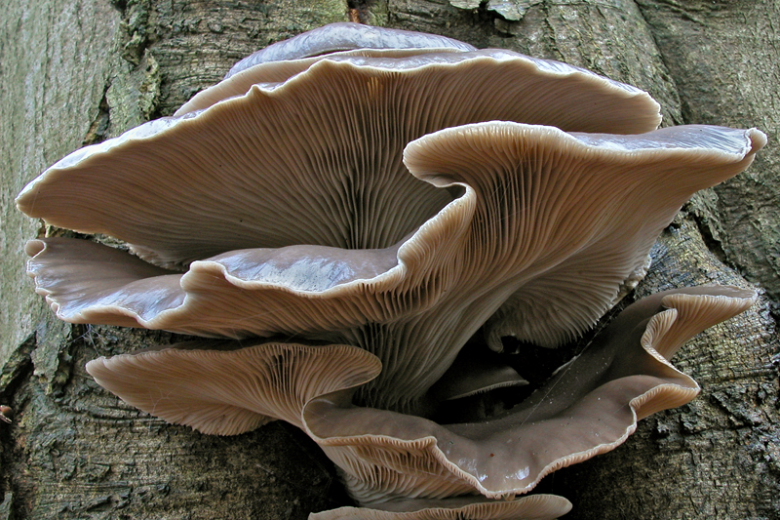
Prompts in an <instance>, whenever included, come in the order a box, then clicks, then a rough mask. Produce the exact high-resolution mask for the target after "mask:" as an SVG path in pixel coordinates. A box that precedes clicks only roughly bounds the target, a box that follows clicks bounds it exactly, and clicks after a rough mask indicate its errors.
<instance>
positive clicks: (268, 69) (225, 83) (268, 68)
mask: <svg viewBox="0 0 780 520" xmlns="http://www.w3.org/2000/svg"><path fill="white" fill-rule="evenodd" d="M447 52H462V51H458V50H456V49H446V48H442V49H432V48H421V49H356V50H352V51H343V52H335V53H333V54H326V55H322V56H316V57H311V58H301V59H291V60H285V61H269V62H262V63H259V64H257V65H253V66H251V67H249V68H246V69H243V70H241V71H239V72H236V73H235V74H231V75H230V76H228V77H227V78H225V79H224V80H222V81H220V82H219V83H217V84H216V85H213V86H211V87H209V88H207V89H205V90H202V91H200V92H198V93H197V94H196V95H195V96H193V97H192V99H190V100H189V101H187V102H186V103H184V104H183V105H182V106H181V107H179V108H178V109H177V110H176V112H175V113H174V114H173V115H174V117H180V116H183V115H185V114H189V113H191V112H198V111H201V110H205V109H207V108H209V107H210V106H212V105H214V104H216V103H218V102H220V101H224V100H226V99H229V98H232V97H237V96H242V95H244V94H246V93H247V92H249V90H250V89H251V88H252V87H253V86H254V85H258V86H259V87H261V88H264V89H266V90H271V89H275V88H278V87H279V86H280V84H282V83H284V82H285V81H287V80H289V79H290V78H292V77H293V76H295V75H297V74H300V73H301V72H304V71H305V70H306V69H308V68H309V67H311V66H312V65H313V64H315V63H317V62H318V61H321V60H323V59H326V58H329V59H334V58H341V57H349V56H359V57H367V58H405V57H408V56H417V55H420V54H432V53H433V54H442V53H447Z"/></svg>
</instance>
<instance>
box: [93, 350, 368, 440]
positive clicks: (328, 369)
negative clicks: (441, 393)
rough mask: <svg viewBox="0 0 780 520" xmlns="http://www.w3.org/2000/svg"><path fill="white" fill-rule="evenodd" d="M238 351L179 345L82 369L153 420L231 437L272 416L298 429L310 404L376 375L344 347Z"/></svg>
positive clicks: (361, 353) (361, 355)
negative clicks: (305, 409) (302, 411)
mask: <svg viewBox="0 0 780 520" xmlns="http://www.w3.org/2000/svg"><path fill="white" fill-rule="evenodd" d="M220 347H222V350H215V349H218V348H220ZM230 347H232V348H233V349H234V350H228V348H230ZM236 347H237V345H235V344H232V345H231V344H230V343H226V342H223V343H221V344H220V343H218V342H213V341H212V342H207V341H201V342H189V343H181V344H178V345H175V346H173V347H171V348H167V349H164V350H159V351H147V352H141V353H139V354H132V355H129V354H127V355H120V356H115V357H112V358H105V357H101V358H98V359H95V360H92V361H90V362H89V363H87V371H88V372H89V374H90V375H91V376H92V377H94V378H95V381H97V382H98V384H100V385H101V386H103V387H104V388H106V389H107V390H110V391H111V392H113V393H114V394H116V395H118V396H119V397H121V398H122V400H123V401H125V402H126V403H128V404H130V405H132V406H135V407H136V408H138V409H140V410H143V411H145V412H147V413H150V414H152V415H154V416H156V417H160V418H162V419H165V420H166V421H168V422H170V423H173V424H185V425H187V426H191V427H192V428H195V429H196V430H198V431H201V432H203V433H209V434H216V435H236V434H238V433H243V432H246V431H250V430H254V429H255V428H257V427H259V426H261V425H263V424H265V423H267V422H269V421H275V420H277V419H281V420H284V421H287V422H289V423H291V424H293V425H295V426H298V427H302V426H303V424H302V423H301V410H302V409H303V406H304V405H305V404H306V403H307V402H309V401H310V400H311V399H313V398H315V397H323V396H326V397H327V396H329V395H330V394H332V393H334V392H347V393H348V395H351V392H350V390H353V388H354V387H355V386H358V385H362V384H365V383H366V382H367V381H370V380H371V379H373V378H374V377H376V376H377V374H379V371H380V370H381V364H380V363H379V360H378V359H377V358H376V356H373V355H371V354H369V353H368V352H366V351H365V350H362V349H359V348H356V347H351V346H348V345H329V346H323V347H309V346H305V345H297V344H285V343H264V344H260V345H254V346H249V347H244V348H240V349H237V350H235V349H236Z"/></svg>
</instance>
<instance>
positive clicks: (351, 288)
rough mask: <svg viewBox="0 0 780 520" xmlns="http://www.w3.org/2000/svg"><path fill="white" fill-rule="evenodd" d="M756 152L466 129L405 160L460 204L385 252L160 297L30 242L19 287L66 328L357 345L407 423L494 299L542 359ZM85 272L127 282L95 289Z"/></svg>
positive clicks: (173, 287) (691, 134)
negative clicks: (696, 203) (691, 201)
mask: <svg viewBox="0 0 780 520" xmlns="http://www.w3.org/2000/svg"><path fill="white" fill-rule="evenodd" d="M763 142H764V136H763V134H761V133H760V132H758V131H755V130H747V131H742V130H733V129H726V128H721V127H697V126H694V127H676V128H671V129H663V130H658V131H655V132H651V133H648V134H643V135H638V136H614V139H612V140H611V139H610V138H608V137H607V136H604V135H569V134H565V133H563V132H561V131H560V130H558V129H555V128H549V127H536V126H529V125H520V124H516V123H507V122H494V123H482V124H477V125H469V126H464V127H459V128H455V129H451V130H445V131H442V132H439V133H435V134H431V135H430V136H426V137H424V138H422V139H420V140H418V141H416V142H414V143H412V144H410V145H409V147H408V148H407V154H406V160H407V164H408V165H409V167H410V169H411V170H412V172H413V174H414V175H416V176H418V177H419V178H420V179H423V180H424V181H426V182H428V183H430V184H431V185H432V186H436V187H438V189H440V190H441V191H446V192H447V193H450V191H452V192H455V190H458V191H459V192H460V195H459V196H457V197H456V198H455V199H454V200H452V201H451V202H450V203H448V204H447V205H446V206H445V207H444V208H443V209H442V210H441V211H439V213H437V214H436V215H435V216H434V217H433V218H431V219H429V220H428V221H426V222H425V223H424V224H423V225H422V226H420V227H419V229H417V231H416V232H414V233H413V234H412V235H411V236H409V237H406V238H405V239H404V240H402V241H401V242H399V243H397V244H396V245H394V246H393V247H390V248H386V249H376V250H349V249H341V248H333V247H328V246H289V247H286V248H279V249H250V250H239V251H233V252H230V253H225V254H223V255H218V256H217V257H213V258H211V259H206V260H202V261H198V262H194V263H193V264H192V265H191V266H190V269H189V271H188V272H187V273H185V274H183V275H168V274H163V275H162V276H161V278H160V281H161V282H163V283H159V284H158V283H157V282H156V280H157V277H154V276H152V277H145V276H146V275H145V274H143V273H142V272H141V271H139V269H141V268H140V267H139V266H138V265H137V264H139V263H142V262H141V261H140V260H139V259H137V258H134V257H132V256H131V255H128V254H126V253H122V252H118V251H115V250H111V249H109V248H106V247H105V246H97V245H87V243H86V242H83V241H78V240H67V239H60V240H53V239H44V240H41V241H35V242H33V244H34V245H31V248H30V249H31V252H34V253H36V254H35V256H34V257H33V258H32V259H31V260H30V262H29V272H30V273H31V274H32V275H33V276H35V277H36V283H37V290H38V291H39V292H40V293H41V294H45V295H46V297H47V299H48V300H49V302H50V303H51V305H52V306H53V308H55V310H56V311H57V315H58V316H60V317H62V318H63V319H66V320H69V321H74V322H79V323H89V322H93V321H100V322H103V323H109V324H118V325H128V324H132V323H133V320H134V321H135V324H137V325H140V326H144V327H147V328H160V329H166V330H172V331H175V332H182V333H188V334H198V335H204V336H225V337H233V338H241V337H247V336H252V335H256V336H270V335H273V334H292V335H297V337H301V338H307V339H317V340H323V341H327V342H331V343H346V344H353V345H357V346H360V347H362V348H365V349H367V350H369V351H370V352H372V353H374V354H376V355H377V356H378V357H379V358H380V359H381V361H382V363H383V365H384V367H385V369H384V370H383V372H382V374H381V375H380V376H379V377H378V378H377V379H376V380H375V381H373V382H372V383H371V384H370V385H368V386H367V387H365V389H361V393H362V394H363V395H362V397H361V400H362V401H363V402H366V403H373V404H374V405H377V406H382V407H389V408H394V409H403V410H409V409H410V408H411V407H413V406H415V403H412V402H404V400H405V399H406V400H409V399H411V400H412V401H414V400H420V399H422V398H423V396H424V395H425V394H426V393H427V392H428V390H429V389H430V388H431V386H432V385H433V384H434V383H435V382H436V381H438V380H439V379H440V378H441V377H442V375H443V374H444V373H445V372H446V371H447V369H448V368H449V367H450V366H451V365H452V363H453V362H454V360H455V358H456V356H457V354H458V352H459V351H460V349H461V347H462V346H463V345H464V344H465V342H466V341H467V340H468V338H470V337H471V336H472V335H473V334H474V332H475V331H476V330H477V329H478V328H479V327H480V326H481V325H482V324H483V323H485V321H487V320H488V319H489V318H490V317H491V316H492V315H494V313H495V312H496V311H497V310H499V309H500V308H502V305H504V303H505V302H506V301H507V299H509V300H510V302H511V304H512V306H513V307H512V308H515V309H516V308H518V307H519V308H521V309H522V310H523V312H522V313H515V314H507V315H508V316H509V318H510V321H508V323H509V324H510V326H511V327H512V333H514V334H516V335H517V336H518V337H521V338H523V339H525V340H528V341H532V342H535V343H537V344H542V345H548V346H554V345H556V344H558V343H560V342H562V341H565V340H566V339H568V338H570V337H572V336H574V335H576V334H577V333H579V332H582V331H584V330H586V329H587V328H588V327H590V326H591V325H592V323H593V322H594V320H596V319H597V318H598V317H599V316H600V315H601V314H602V313H603V312H604V311H605V310H606V309H607V308H608V307H609V305H610V303H611V301H612V300H613V299H614V297H615V295H616V294H617V291H618V289H619V287H620V285H621V283H622V282H623V280H625V278H626V277H628V276H630V275H631V273H633V272H634V271H635V270H636V266H637V265H644V259H645V257H646V255H647V253H648V252H649V250H650V248H651V246H652V244H653V242H654V240H655V238H656V236H657V235H658V234H659V233H660V232H661V230H662V229H663V228H664V227H665V226H666V225H667V224H668V223H669V222H670V221H671V220H672V218H673V217H674V215H675V213H676V211H677V210H678V209H679V208H680V206H681V205H682V204H683V203H684V202H685V201H686V200H687V199H688V198H689V197H690V195H691V194H692V193H693V192H695V191H696V190H698V189H701V188H704V187H708V186H711V185H713V184H716V183H718V182H721V181H722V180H725V179H726V178H729V177H731V176H733V175H735V174H736V173H738V172H740V171H742V170H743V169H745V168H746V167H747V166H748V165H749V163H750V161H751V160H752V156H753V154H754V153H755V151H756V150H757V149H758V148H760V147H761V146H762V145H763ZM605 187H608V189H605ZM434 189H437V188H434ZM448 190H450V191H448ZM456 195H457V193H456ZM82 248H89V252H86V250H85V251H81V249H82ZM85 258H86V262H87V263H82V262H83V261H84V260H83V259H85ZM79 259H82V260H79ZM101 263H105V264H107V265H106V267H105V269H106V270H107V271H106V272H109V273H113V272H115V271H116V270H122V269H124V267H122V266H123V265H124V264H127V270H128V272H131V273H139V274H133V275H132V276H135V278H132V276H131V279H130V280H129V279H128V277H126V276H125V277H122V276H114V275H107V276H103V275H99V277H100V278H101V280H103V281H104V282H105V283H103V282H101V284H99V285H98V284H94V285H93V284H91V282H90V278H91V273H92V272H93V271H95V272H97V271H99V270H100V269H101V266H100V264H101ZM112 279H115V284H114V285H113V286H110V285H111V283H112ZM176 280H178V283H176ZM106 284H107V285H106ZM518 302H520V303H523V302H524V303H525V307H523V306H519V305H518ZM542 324H543V325H544V326H542ZM420 352H423V355H422V356H419V353H420ZM420 358H422V361H421V360H420Z"/></svg>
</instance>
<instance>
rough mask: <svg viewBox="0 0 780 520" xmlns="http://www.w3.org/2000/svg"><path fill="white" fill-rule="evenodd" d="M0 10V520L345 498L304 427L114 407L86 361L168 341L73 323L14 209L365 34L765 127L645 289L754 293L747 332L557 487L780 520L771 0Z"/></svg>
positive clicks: (164, 1)
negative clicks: (516, 60) (182, 423)
mask: <svg viewBox="0 0 780 520" xmlns="http://www.w3.org/2000/svg"><path fill="white" fill-rule="evenodd" d="M29 4H31V5H28V4H27V3H26V2H11V1H10V0H0V12H3V13H5V14H4V16H3V17H0V92H2V93H3V95H2V98H0V156H1V157H2V159H3V161H2V167H3V169H2V181H1V182H0V184H1V186H0V193H2V197H1V198H0V206H1V209H2V222H3V225H2V229H0V246H2V249H0V250H1V251H2V255H3V256H2V264H1V266H2V279H1V280H0V282H1V283H2V295H3V298H2V303H1V304H0V334H1V335H2V336H1V337H2V343H1V344H0V405H8V406H10V407H11V408H12V409H13V410H14V416H13V422H12V423H11V424H5V423H0V492H1V493H0V496H2V497H4V500H3V501H2V503H0V520H7V519H15V520H28V519H48V518H57V519H77V518H79V519H80V518H94V519H100V518H106V519H108V518H111V519H113V518H146V519H181V518H187V519H215V518H220V519H233V518H235V519H239V518H258V519H263V518H267V519H283V518H291V519H292V518H305V517H306V515H307V514H308V512H310V511H318V510H322V509H328V508H333V507H338V506H339V505H343V504H347V503H349V499H348V497H346V495H345V494H344V492H343V491H342V490H341V488H340V485H339V483H338V480H337V477H336V474H335V472H334V470H333V467H332V465H331V464H330V462H329V461H328V460H327V459H326V458H325V457H324V456H323V455H322V454H321V453H320V451H319V449H318V448H317V447H316V446H315V445H313V444H312V443H311V442H310V441H309V440H308V438H306V436H305V435H303V434H302V433H300V432H298V431H297V430H296V429H295V428H292V427H289V426H287V425H284V424H281V423H273V424H270V425H267V426H264V427H262V428H260V429H259V430H257V431H255V432H251V433H248V434H245V435H240V436H237V437H231V438H222V437H209V436H205V435H201V434H198V433H196V432H192V431H190V430H189V429H187V428H183V427H178V426H171V425H167V424H165V423H164V422H162V421H160V420H158V419H156V418H153V417H149V416H147V415H146V414H143V413H140V412H138V411H136V410H135V409H132V408H130V407H128V406H127V405H125V404H123V403H122V402H121V401H119V400H118V399H116V398H115V397H113V396H112V395H110V394H108V393H107V392H105V391H103V390H102V389H100V388H99V387H98V386H97V385H96V384H95V383H94V382H92V380H91V378H90V377H89V376H88V375H87V374H86V372H85V371H84V368H83V367H84V364H85V362H86V361H88V360H89V359H93V358H95V357H97V356H100V355H113V354H118V353H121V352H131V351H133V350H137V349H139V348H145V347H149V346H153V345H159V344H167V343H169V342H172V341H174V340H175V339H176V338H173V337H172V335H170V334H166V333H159V332H146V331H137V330H128V329H118V328H111V327H97V326H95V327H92V326H90V327H85V326H70V325H66V324H63V323H61V322H59V321H57V320H56V319H55V318H53V316H52V315H51V313H50V311H49V310H48V309H47V308H46V307H45V305H44V303H43V302H42V301H41V300H42V299H41V298H39V297H37V296H35V295H34V293H33V290H32V284H31V283H29V281H28V280H27V277H26V275H25V274H24V259H25V255H24V252H23V244H24V241H25V240H26V239H28V238H33V237H35V236H36V235H38V234H41V233H44V232H49V233H50V234H51V233H60V232H61V231H59V230H51V229H49V230H45V229H43V228H42V227H41V224H40V223H38V222H33V221H31V220H30V219H27V218H25V217H23V216H22V215H21V214H19V213H18V212H16V210H15V208H14V204H13V198H14V197H15V195H16V193H18V192H19V190H20V189H21V188H22V187H23V186H24V184H25V183H26V182H29V181H30V180H31V179H32V178H34V177H35V176H36V175H37V174H38V173H39V172H40V171H42V170H43V169H44V168H45V167H46V166H47V165H49V164H51V163H52V162H54V161H55V160H57V159H58V158H60V157H62V156H63V155H65V154H66V153H69V152H70V151H72V150H74V149H76V148H78V147H79V146H82V145H84V144H89V143H92V142H97V141H99V140H102V139H105V138H107V137H111V136H114V135H118V134H120V133H122V132H123V131H125V130H127V129H128V128H131V127H133V126H135V125H137V124H139V123H141V122H143V121H145V120H148V119H150V118H154V117H159V116H164V115H169V114H171V113H172V112H173V111H174V110H175V109H176V108H177V107H178V106H179V105H181V104H182V103H183V102H184V101H186V100H187V99H188V98H189V97H191V96H192V94H194V93H195V92H197V91H199V90H201V89H203V88H205V87H206V86H208V85H211V84H213V83H215V82H217V81H218V80H219V79H220V78H221V77H222V76H223V75H224V73H225V72H226V71H227V70H228V69H229V68H230V66H231V65H232V63H233V62H235V61H236V60H238V59H239V58H241V57H243V56H245V55H247V54H249V53H251V52H253V51H254V50H256V49H258V48H261V47H264V46H266V45H268V44H269V43H272V42H274V41H278V40H280V39H284V38H287V37H290V36H293V35H294V34H297V33H300V32H302V31H305V30H309V29H312V28H314V27H316V26H319V25H322V24H325V23H330V22H334V21H347V20H349V19H350V18H353V19H354V18H361V19H362V20H364V21H367V22H368V23H372V24H376V25H384V26H388V27H396V28H403V29H413V30H420V31H427V32H433V33H438V34H444V35H447V36H452V37H455V38H458V39H461V40H465V41H468V42H470V43H472V44H474V45H477V46H479V47H503V48H509V49H513V50H517V51H520V52H524V53H527V54H531V55H534V56H540V57H547V58H553V59H558V60H562V61H566V62H568V63H572V64H575V65H580V66H583V67H586V68H589V69H591V70H594V71H596V72H599V73H602V74H604V75H607V76H610V77H612V78H614V79H616V80H619V81H624V82H627V83H631V84H633V85H636V86H638V87H640V88H643V89H645V90H647V91H649V92H650V93H651V94H652V95H653V96H654V97H655V98H656V99H657V100H658V101H659V102H660V103H661V105H662V107H663V113H664V117H665V119H664V124H666V125H672V124H682V123H707V124H723V125H728V126H735V127H750V126H757V127H759V128H761V129H762V130H764V131H765V132H767V133H768V135H769V139H770V146H769V147H768V149H766V150H764V151H763V152H761V154H760V155H759V158H758V159H757V161H756V163H755V164H754V165H753V166H752V167H751V169H750V170H749V171H748V172H746V173H745V174H742V175H740V176H739V177H737V178H736V179H733V180H732V181H729V182H727V183H725V184H723V185H721V186H719V187H717V188H715V189H713V190H708V191H707V192H705V193H702V194H700V195H697V196H696V198H695V199H694V200H693V201H692V202H691V203H690V204H689V205H688V206H686V208H684V210H683V211H682V212H681V213H680V215H678V217H677V219H676V220H675V222H674V223H673V224H672V225H671V226H670V227H669V228H668V229H667V230H666V231H665V232H664V234H663V236H662V237H661V239H660V240H659V242H658V244H657V246H656V248H655V249H654V252H653V256H654V263H653V266H652V268H651V271H650V273H649V274H648V276H647V278H646V279H645V281H644V282H642V284H641V285H640V286H639V287H638V288H637V291H636V293H637V295H638V296H643V295H646V294H649V293H652V292H656V291H658V290H662V289H666V288H671V287H676V286H683V285H693V284H702V283H731V284H736V285H740V286H743V287H753V286H756V287H760V288H762V290H763V291H764V292H763V293H762V297H761V299H760V302H759V303H758V304H757V305H756V307H755V308H753V309H752V310H750V311H748V312H747V313H746V314H744V315H742V316H740V317H738V318H735V319H733V320H731V321H730V322H728V323H726V324H723V325H721V326H719V327H716V328H714V329H712V330H710V331H708V332H706V333H704V334H702V335H700V336H699V337H698V338H696V339H695V340H694V341H692V342H691V343H690V344H689V345H687V346H686V347H685V348H684V349H683V350H682V351H681V352H680V353H679V354H678V356H677V357H676V358H675V360H674V363H675V364H676V365H677V366H678V367H680V368H681V369H683V370H684V371H686V372H688V373H690V374H691V375H692V376H693V377H695V378H696V379H697V380H698V381H699V383H700V384H701V385H702V387H703V389H704V391H703V394H702V396H700V397H699V398H698V399H697V400H695V401H693V402H692V403H691V404H689V405H687V406H684V407H682V408H680V409H676V410H670V411H667V412H665V413H661V414H657V415H656V416H653V417H651V418H649V419H647V420H645V421H644V422H643V423H641V424H640V427H639V429H638V431H637V433H636V434H635V435H634V436H633V437H632V438H631V439H630V440H629V441H628V442H627V443H626V444H625V445H624V446H622V447H620V448H619V449H617V450H615V451H614V452H612V453H610V454H607V455H605V456H601V457H598V458H596V459H593V460H592V461H589V462H587V463H584V464H580V465H577V466H574V467H571V468H567V469H564V470H562V471H559V472H557V473H555V474H553V475H552V476H550V477H548V478H547V479H546V480H545V481H544V482H543V483H542V485H541V489H543V490H544V491H548V492H553V493H557V494H562V495H564V496H567V497H568V498H569V499H571V500H572V502H573V503H574V506H575V508H574V510H573V512H572V513H571V514H570V515H568V516H567V517H566V518H571V519H575V518H576V519H590V518H600V519H613V518H614V519H618V518H642V519H704V518H707V519H711V518H716V519H734V518H753V519H759V518H762V519H763V518H765V519H772V518H780V426H778V425H780V411H779V410H778V409H779V408H780V400H779V399H778V396H779V394H780V391H779V389H778V372H777V367H778V363H779V361H780V358H779V357H778V347H779V345H778V338H777V334H776V329H775V324H776V317H777V309H778V303H779V302H780V277H778V273H779V272H780V260H778V259H780V254H778V253H780V251H778V249H779V246H778V244H780V219H778V215H777V208H778V201H780V194H779V193H778V192H779V191H780V182H778V181H780V178H779V177H780V152H778V151H777V147H775V146H774V142H776V139H777V128H780V121H778V119H780V115H778V114H780V112H779V111H778V103H780V97H778V94H777V92H776V90H777V78H778V77H780V55H779V54H780V52H778V49H780V45H778V38H780V36H778V33H777V30H776V29H775V28H776V27H778V26H780V9H778V7H777V5H776V2H774V0H742V1H723V0H717V1H714V2H713V1H704V0H701V1H699V0H687V1H684V2H673V1H670V0H637V1H631V0H576V1H575V0H510V1H504V2H498V1H496V0H489V1H487V2H484V1H482V2H480V1H478V0H449V1H448V0H388V1H375V2H369V3H366V2H346V1H343V0H322V1H316V0H305V1H301V0H298V1H292V0H268V1H265V2H235V1H225V0H208V1H207V0H203V1H194V2H186V1H182V0H126V1H117V0H114V1H110V0H56V1H55V0H37V1H35V2H30V3H29Z"/></svg>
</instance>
